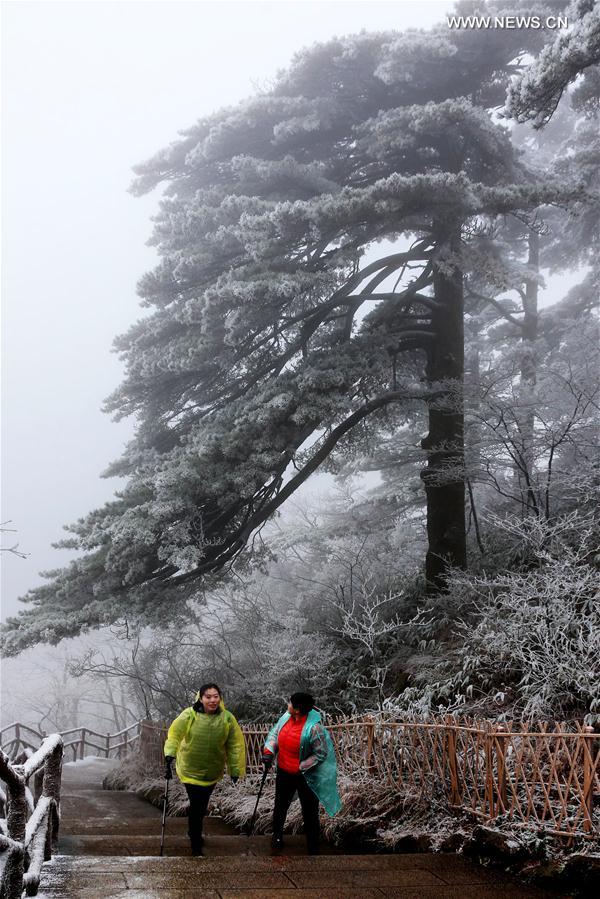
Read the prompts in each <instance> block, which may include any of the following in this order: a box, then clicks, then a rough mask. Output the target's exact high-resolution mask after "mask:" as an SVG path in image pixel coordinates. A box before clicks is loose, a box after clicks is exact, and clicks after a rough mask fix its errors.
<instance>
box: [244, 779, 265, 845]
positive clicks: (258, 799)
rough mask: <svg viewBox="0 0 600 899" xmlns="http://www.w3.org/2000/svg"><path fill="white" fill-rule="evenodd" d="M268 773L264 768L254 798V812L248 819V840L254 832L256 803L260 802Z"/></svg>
mask: <svg viewBox="0 0 600 899" xmlns="http://www.w3.org/2000/svg"><path fill="white" fill-rule="evenodd" d="M268 773H269V769H268V768H267V767H266V766H265V770H264V771H263V776H262V780H261V782H260V789H259V791H258V796H257V797H256V805H255V806H254V812H253V814H252V818H251V819H250V827H249V828H248V839H250V837H251V836H252V831H253V830H254V821H255V819H256V813H257V811H258V803H259V802H260V797H261V796H262V791H263V787H264V785H265V781H266V779H267V774H268Z"/></svg>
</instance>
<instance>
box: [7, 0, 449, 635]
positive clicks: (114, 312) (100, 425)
mask: <svg viewBox="0 0 600 899" xmlns="http://www.w3.org/2000/svg"><path fill="white" fill-rule="evenodd" d="M450 7H451V4H449V3H443V2H441V3H440V2H428V3H424V2H422V0H419V2H383V3H377V2H371V0H370V2H329V3H327V2H326V3H322V2H319V3H317V2H307V0H305V2H290V3H283V2H277V3H257V2H248V3H230V2H218V3H211V2H207V3H204V2H191V3H162V2H160V3H146V2H140V3H135V2H129V3H128V2H121V3H118V4H117V3H108V2H106V3H104V2H103V3H95V2H92V3H55V2H49V3H27V2H19V3H6V4H4V6H3V37H2V42H3V46H2V76H3V77H2V82H3V88H2V90H3V100H2V102H3V121H4V129H3V147H2V149H3V171H2V176H3V209H2V212H3V224H4V228H3V243H2V263H3V265H2V325H3V328H2V341H3V343H2V366H3V370H2V375H3V377H2V385H3V386H2V391H3V392H2V521H7V520H10V522H11V524H10V525H8V527H11V528H14V529H16V533H15V534H4V535H3V536H4V541H3V545H4V546H7V545H12V544H13V543H15V542H17V541H18V543H19V549H20V550H22V551H23V552H25V553H27V557H26V558H25V559H22V558H18V557H17V556H15V555H12V554H9V553H3V554H2V556H3V558H2V562H3V571H2V615H3V617H6V616H7V615H13V614H15V613H16V612H17V611H18V609H19V607H20V604H19V603H18V601H17V600H18V597H19V596H22V595H23V594H24V593H25V592H26V591H27V590H28V589H30V588H32V587H35V586H36V585H38V584H39V583H40V582H41V578H40V577H39V574H38V573H39V572H40V571H43V570H47V569H52V568H56V567H58V566H61V565H63V564H65V562H66V561H68V559H69V558H70V555H69V553H67V552H66V551H64V550H60V551H59V550H55V549H53V548H52V546H51V544H52V542H53V541H56V540H59V539H61V537H63V536H64V533H63V531H62V528H63V525H65V524H67V523H69V522H72V521H74V520H76V519H77V518H78V517H80V516H82V515H84V514H86V513H87V512H88V511H89V510H90V509H92V508H94V507H96V506H97V505H99V504H102V503H103V502H104V501H106V500H108V499H110V497H111V496H112V494H113V491H114V489H115V487H116V486H118V485H117V484H116V482H115V481H114V480H102V479H101V478H100V477H99V475H100V473H101V472H102V470H103V469H104V468H105V467H106V466H107V465H108V463H109V462H110V461H112V460H113V459H115V458H116V457H118V455H119V453H120V450H121V447H122V445H123V443H124V442H125V441H126V440H127V439H128V436H129V435H130V434H131V432H132V423H131V422H128V421H125V422H121V423H118V424H116V423H114V422H112V421H111V420H110V418H109V417H108V416H107V415H104V414H103V413H102V412H101V408H100V407H101V404H102V401H103V399H104V398H105V397H106V396H107V395H108V394H109V393H110V392H112V390H113V389H114V388H115V387H116V386H117V385H118V383H119V380H120V376H121V368H120V364H119V361H118V359H117V358H116V357H115V356H114V355H112V354H111V342H112V339H113V337H114V336H115V335H116V334H118V333H120V332H122V331H123V330H125V329H126V328H127V327H128V326H129V325H130V324H131V323H133V322H134V321H135V320H136V319H137V318H138V317H139V316H140V315H141V314H142V313H141V311H140V309H139V307H138V304H137V298H136V292H135V285H136V281H137V280H138V278H139V277H140V276H141V275H142V274H143V273H144V272H145V271H147V270H148V269H149V268H151V267H152V265H153V264H154V261H155V256H154V253H153V251H152V250H151V249H150V248H148V247H147V246H145V241H146V240H147V239H148V237H149V234H150V230H151V221H150V219H151V216H152V212H153V209H154V208H155V205H156V202H157V197H156V196H151V197H146V198H143V199H141V200H140V199H134V198H132V197H131V195H129V194H128V193H127V188H128V185H129V183H130V180H131V177H132V175H131V166H132V165H134V164H135V163H137V162H139V161H142V160H143V159H145V158H147V157H148V156H150V155H152V154H153V153H154V152H155V151H157V150H158V149H160V148H161V147H163V146H165V145H167V144H168V143H169V142H170V141H172V140H173V139H174V138H175V137H176V135H177V132H178V131H179V130H180V129H183V128H185V127H187V126H189V125H190V124H192V123H193V122H194V121H195V120H196V119H197V118H199V117H200V116H202V115H205V114H207V113H210V112H211V111H212V110H215V109H217V108H219V107H221V106H223V105H226V104H230V103H234V102H236V101H237V100H239V99H241V98H243V97H245V96H247V95H248V94H250V93H252V92H253V91H254V90H255V89H256V88H257V87H260V86H261V84H265V83H268V81H269V79H270V78H272V77H273V75H274V74H275V73H276V72H277V70H278V69H279V68H280V67H282V66H284V65H286V64H287V63H288V62H289V60H290V58H291V56H292V55H293V53H294V52H295V51H297V50H299V49H300V48H301V47H303V46H305V45H307V44H311V43H313V42H314V41H321V40H326V39H327V38H329V37H331V36H333V35H335V34H345V33H350V32H355V31H359V30H361V29H369V30H383V29H393V28H397V29H404V28H407V27H416V26H423V27H428V26H430V25H431V24H433V23H434V22H435V21H438V20H440V19H441V18H442V17H443V15H444V13H445V12H446V10H447V9H449V8H450Z"/></svg>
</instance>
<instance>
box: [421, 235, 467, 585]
mask: <svg viewBox="0 0 600 899" xmlns="http://www.w3.org/2000/svg"><path fill="white" fill-rule="evenodd" d="M438 246H439V247H440V249H441V250H442V251H444V250H445V251H450V252H458V251H459V249H460V228H459V227H455V228H454V229H453V230H452V231H451V232H450V233H448V229H446V234H445V237H444V238H442V240H441V241H439V242H438ZM443 255H444V256H447V252H444V253H443ZM433 287H434V296H435V299H436V300H437V301H438V303H439V304H440V305H439V308H437V309H436V310H435V311H434V313H433V320H432V324H433V329H434V331H435V333H436V335H437V336H436V340H435V341H434V342H433V344H432V347H431V350H430V351H429V353H428V359H427V380H428V382H429V384H431V385H439V383H440V382H442V384H443V385H444V388H445V392H444V395H443V396H442V397H437V398H436V399H434V400H432V401H431V402H430V404H429V434H428V435H427V437H426V438H425V439H424V440H423V441H422V444H421V445H422V446H423V448H424V449H426V450H427V467H426V468H425V469H424V470H423V471H422V472H421V477H422V479H423V482H424V484H425V493H426V497H427V537H428V550H427V556H426V560H425V577H426V580H427V588H428V590H429V591H430V592H436V591H438V590H439V589H440V588H442V587H443V576H444V574H445V573H446V571H447V570H448V568H449V567H451V566H455V567H460V568H465V567H466V564H467V544H466V529H465V474H464V470H465V469H464V410H463V378H464V300H463V280H462V273H461V272H460V270H459V269H456V268H453V269H451V270H449V269H448V265H447V263H446V264H445V263H444V262H443V261H442V264H441V266H440V265H437V264H436V265H435V267H434V273H433Z"/></svg>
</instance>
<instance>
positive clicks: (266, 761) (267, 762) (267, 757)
mask: <svg viewBox="0 0 600 899" xmlns="http://www.w3.org/2000/svg"><path fill="white" fill-rule="evenodd" d="M273 759H274V756H272V755H271V754H270V753H267V752H265V753H264V755H263V757H262V763H263V765H264V766H265V770H266V771H268V770H269V768H270V767H271V765H272V764H273Z"/></svg>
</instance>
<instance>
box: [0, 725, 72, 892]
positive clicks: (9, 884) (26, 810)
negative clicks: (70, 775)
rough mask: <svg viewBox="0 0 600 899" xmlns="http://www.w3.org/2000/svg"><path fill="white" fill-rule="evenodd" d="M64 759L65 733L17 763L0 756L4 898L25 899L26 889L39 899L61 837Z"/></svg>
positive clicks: (0, 847)
mask: <svg viewBox="0 0 600 899" xmlns="http://www.w3.org/2000/svg"><path fill="white" fill-rule="evenodd" d="M62 758H63V743H62V739H61V737H60V734H52V735H50V736H48V737H46V738H45V739H44V740H43V741H42V744H41V746H40V747H39V749H38V750H37V751H36V752H32V750H31V748H27V749H25V750H23V751H22V752H21V753H20V755H19V756H17V757H16V758H12V759H9V757H8V756H7V755H6V753H4V752H2V751H0V779H1V780H3V781H4V783H5V784H6V788H7V792H6V795H4V794H2V796H1V801H2V805H3V806H4V808H3V809H2V812H1V813H0V817H2V818H3V820H2V824H1V828H0V861H3V862H4V864H3V865H2V879H1V888H0V892H1V895H2V896H3V897H4V899H21V896H22V894H23V889H25V892H26V894H27V895H28V896H35V895H37V892H38V889H39V884H40V874H41V870H42V864H43V863H44V861H49V860H50V858H51V857H52V850H53V849H55V848H56V841H57V838H58V826H59V820H60V778H61V768H62ZM31 777H33V778H34V788H33V793H32V792H31V790H30V788H29V780H30V779H31ZM4 816H5V817H4Z"/></svg>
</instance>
